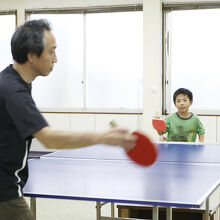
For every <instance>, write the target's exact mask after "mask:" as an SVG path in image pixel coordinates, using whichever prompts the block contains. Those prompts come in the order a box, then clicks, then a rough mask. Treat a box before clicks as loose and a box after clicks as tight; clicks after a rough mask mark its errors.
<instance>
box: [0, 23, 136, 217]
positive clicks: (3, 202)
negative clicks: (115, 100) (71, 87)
mask: <svg viewBox="0 0 220 220" xmlns="http://www.w3.org/2000/svg"><path fill="white" fill-rule="evenodd" d="M55 49H56V41H55V38H54V36H53V34H52V33H51V28H50V26H49V24H48V22H47V21H46V20H43V19H41V20H33V21H29V22H26V23H25V24H23V25H21V26H20V27H19V28H18V29H17V30H16V31H15V33H14V35H13V37H12V39H11V51H12V56H13V59H14V64H13V65H9V66H8V67H7V68H6V69H4V70H3V71H2V72H1V73H0V220H9V219H10V220H12V219H13V220H21V219H22V220H33V219H34V217H33V216H32V213H31V211H30V209H29V208H28V206H27V204H26V202H25V200H24V198H23V194H22V188H23V187H24V185H25V183H26V181H27V178H28V167H27V157H28V153H29V149H30V145H31V140H32V138H33V137H35V138H37V139H38V140H39V141H40V142H41V143H43V144H44V145H45V146H46V147H47V148H57V149H64V148H65V149H67V148H76V147H84V146H88V145H94V144H109V145H119V146H122V147H123V148H125V149H126V150H129V149H131V148H132V147H133V146H134V144H135V137H134V136H132V135H131V134H130V133H129V132H128V131H127V130H125V129H120V128H112V129H109V130H107V131H103V132H87V133H86V132H74V133H71V132H65V131H55V130H52V128H50V127H49V126H48V124H47V122H46V121H45V119H44V118H43V116H42V115H41V114H40V112H39V111H38V109H37V108H36V105H35V103H34V101H33V99H32V97H31V82H32V81H33V80H34V79H35V78H36V77H37V76H47V75H49V73H50V72H51V71H52V70H53V66H54V63H56V62H57V57H56V53H55Z"/></svg>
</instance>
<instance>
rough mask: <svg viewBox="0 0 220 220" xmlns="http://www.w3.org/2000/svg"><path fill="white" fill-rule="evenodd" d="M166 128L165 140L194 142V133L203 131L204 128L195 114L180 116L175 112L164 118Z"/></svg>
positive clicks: (202, 132)
mask: <svg viewBox="0 0 220 220" xmlns="http://www.w3.org/2000/svg"><path fill="white" fill-rule="evenodd" d="M165 123H166V126H167V129H166V130H165V131H164V134H165V133H168V134H167V139H166V140H167V141H181V142H195V141H196V135H197V134H198V135H201V134H204V133H205V129H204V127H203V125H202V123H201V121H200V119H199V117H198V116H197V115H195V114H192V115H191V116H190V117H189V118H181V117H180V116H179V115H178V114H177V112H175V113H172V114H170V115H168V116H167V118H166V119H165Z"/></svg>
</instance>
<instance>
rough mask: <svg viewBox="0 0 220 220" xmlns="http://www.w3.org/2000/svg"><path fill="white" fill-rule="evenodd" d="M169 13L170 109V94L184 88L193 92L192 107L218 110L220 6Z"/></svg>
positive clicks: (201, 109) (193, 108) (219, 109)
mask: <svg viewBox="0 0 220 220" xmlns="http://www.w3.org/2000/svg"><path fill="white" fill-rule="evenodd" d="M168 15H169V16H170V20H169V25H167V27H166V28H168V30H167V31H168V32H169V33H170V34H169V36H170V38H169V41H170V57H169V59H168V62H169V61H170V71H168V73H167V77H168V78H169V82H170V83H169V84H168V86H170V91H171V94H170V103H171V111H174V110H175V106H174V104H173V101H172V97H173V93H174V92H175V90H176V89H178V88H180V87H184V88H188V89H190V90H191V91H192V92H193V95H194V102H193V105H192V107H191V109H192V110H195V111H196V112H198V113H211V114H212V113H213V114H214V113H220V92H219V82H220V66H219V59H220V56H219V51H220V28H219V26H220V9H203V10H199V9H197V10H184V11H172V12H170V13H167V16H168ZM167 65H169V64H167ZM169 74H170V76H169Z"/></svg>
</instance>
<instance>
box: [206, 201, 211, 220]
mask: <svg viewBox="0 0 220 220" xmlns="http://www.w3.org/2000/svg"><path fill="white" fill-rule="evenodd" d="M205 219H206V220H210V216H209V199H207V201H206V210H205Z"/></svg>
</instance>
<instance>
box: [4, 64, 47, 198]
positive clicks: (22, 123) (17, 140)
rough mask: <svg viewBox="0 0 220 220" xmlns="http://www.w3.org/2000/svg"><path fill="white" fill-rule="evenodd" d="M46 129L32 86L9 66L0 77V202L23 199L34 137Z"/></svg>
mask: <svg viewBox="0 0 220 220" xmlns="http://www.w3.org/2000/svg"><path fill="white" fill-rule="evenodd" d="M45 126H48V124H47V122H46V121H45V119H44V118H43V116H42V115H41V113H40V112H39V111H38V109H37V107H36V105H35V103H34V101H33V99H32V96H31V84H27V83H26V82H25V81H24V80H23V79H22V78H21V77H20V75H19V74H18V73H17V72H16V71H15V70H14V69H13V68H12V65H10V66H8V67H7V68H6V69H4V70H3V71H2V72H1V73H0V201H6V200H10V199H15V198H17V197H20V196H22V188H23V187H24V185H25V183H26V181H27V178H28V167H27V157H28V152H29V148H30V143H31V139H32V134H33V133H35V132H37V131H38V130H40V129H41V128H43V127H45Z"/></svg>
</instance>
